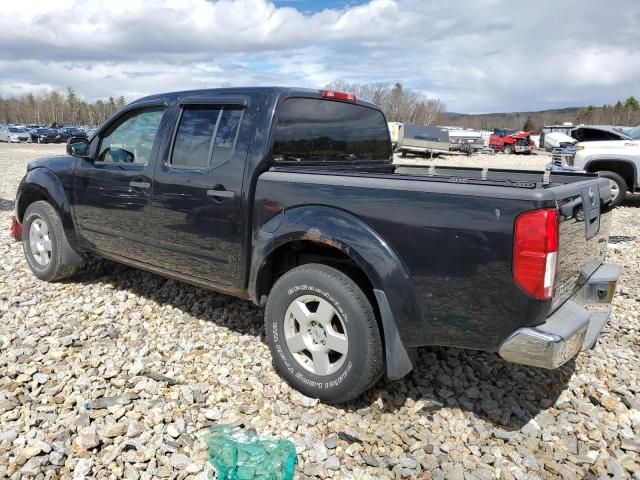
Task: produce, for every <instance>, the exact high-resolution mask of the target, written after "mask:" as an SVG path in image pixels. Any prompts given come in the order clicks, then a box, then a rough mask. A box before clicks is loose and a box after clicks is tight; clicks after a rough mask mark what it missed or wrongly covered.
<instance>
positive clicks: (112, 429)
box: [101, 423, 128, 438]
mask: <svg viewBox="0 0 640 480" xmlns="http://www.w3.org/2000/svg"><path fill="white" fill-rule="evenodd" d="M127 429H128V425H126V424H124V423H111V424H108V425H107V426H105V427H104V429H103V430H102V432H101V433H102V436H104V437H107V438H116V437H122V436H123V435H125V434H126V433H127Z"/></svg>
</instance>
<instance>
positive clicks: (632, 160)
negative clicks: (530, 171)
mask: <svg viewBox="0 0 640 480" xmlns="http://www.w3.org/2000/svg"><path fill="white" fill-rule="evenodd" d="M625 133H626V134H627V135H628V136H629V137H630V139H629V140H607V141H601V142H581V143H578V144H577V145H576V148H575V149H576V152H575V154H564V155H554V157H553V161H552V162H551V163H549V164H548V165H547V170H552V171H573V172H576V171H584V172H598V173H599V174H600V176H601V177H605V178H608V179H609V182H610V184H611V193H612V195H613V206H617V205H619V204H620V203H622V201H623V200H624V198H625V196H626V194H627V192H631V193H633V192H640V175H639V172H640V125H639V126H637V127H635V128H632V129H630V130H627V131H626V132H625Z"/></svg>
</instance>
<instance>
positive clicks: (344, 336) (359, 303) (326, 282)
mask: <svg viewBox="0 0 640 480" xmlns="http://www.w3.org/2000/svg"><path fill="white" fill-rule="evenodd" d="M314 307H315V309H314ZM331 309H332V310H331ZM296 313H297V314H296ZM299 319H300V320H301V321H298V320H299ZM265 330H266V335H267V341H268V343H269V348H270V350H271V355H272V357H273V361H274V364H275V367H276V369H277V370H278V371H279V372H280V374H281V375H282V376H283V377H284V378H285V379H286V380H287V381H288V382H289V384H290V385H291V386H293V387H294V388H295V389H297V390H299V391H300V392H302V393H303V394H305V395H307V396H309V397H313V398H319V399H320V400H322V401H324V402H328V403H343V402H347V401H349V400H352V399H354V398H356V397H358V396H359V395H360V394H362V393H363V392H364V391H366V390H368V389H369V388H370V387H372V386H373V385H374V384H375V383H376V382H377V381H378V380H379V379H380V377H381V376H382V374H383V373H384V354H383V350H382V339H381V336H380V331H379V329H378V324H377V322H376V317H375V314H374V311H373V308H372V307H371V303H370V302H369V299H368V298H367V296H366V295H365V294H364V292H363V291H362V290H361V289H360V287H358V285H357V284H356V283H355V282H354V281H353V280H351V278H349V277H348V276H346V275H345V274H344V273H342V272H341V271H339V270H336V269H335V268H332V267H329V266H326V265H320V264H315V263H310V264H306V265H302V266H300V267H296V268H294V269H292V270H290V271H289V272H287V273H285V274H284V275H283V276H282V277H280V279H279V280H278V281H277V282H276V284H275V285H274V286H273V288H272V289H271V292H270V294H269V299H268V300H267V307H266V310H265ZM331 337H333V341H331V340H330V339H331ZM296 339H297V342H296ZM323 342H327V343H329V342H330V343H332V344H333V345H332V346H334V345H335V347H336V348H338V347H339V349H340V350H341V349H344V350H343V351H342V352H341V351H338V350H332V349H331V348H329V347H328V345H326V344H325V343H323ZM296 343H297V346H296ZM296 348H298V349H299V350H297V351H296V350H292V349H296ZM312 351H313V352H314V353H313V354H312V353H311V352H312ZM326 351H329V352H330V353H324V352H326ZM316 355H317V357H316ZM325 356H326V358H325ZM322 359H324V361H322ZM323 370H324V371H323ZM325 372H326V373H325Z"/></svg>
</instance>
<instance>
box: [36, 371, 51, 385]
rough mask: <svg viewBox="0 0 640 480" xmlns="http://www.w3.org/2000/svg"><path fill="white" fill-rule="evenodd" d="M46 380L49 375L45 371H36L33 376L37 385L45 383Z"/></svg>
mask: <svg viewBox="0 0 640 480" xmlns="http://www.w3.org/2000/svg"><path fill="white" fill-rule="evenodd" d="M47 380H49V375H47V374H46V373H36V374H35V375H34V376H33V381H34V382H36V384H38V385H42V384H44V383H47Z"/></svg>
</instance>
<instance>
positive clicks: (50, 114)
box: [0, 87, 126, 126]
mask: <svg viewBox="0 0 640 480" xmlns="http://www.w3.org/2000/svg"><path fill="white" fill-rule="evenodd" d="M125 104H126V100H125V98H124V97H122V96H120V97H117V98H115V97H109V99H108V100H107V101H103V100H96V101H95V102H87V101H85V100H81V99H80V98H78V96H77V95H76V93H75V92H74V91H73V89H72V88H70V87H69V88H68V89H67V91H66V92H59V91H56V90H53V91H51V92H43V93H38V94H33V93H27V94H26V95H22V96H18V97H9V98H1V97H0V123H23V124H32V123H37V124H43V125H53V124H58V125H88V126H98V125H100V124H101V123H102V122H104V121H105V120H106V119H107V118H108V117H110V116H111V115H112V114H113V113H114V112H116V111H117V110H119V109H120V108H122V107H124V105H125Z"/></svg>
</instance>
